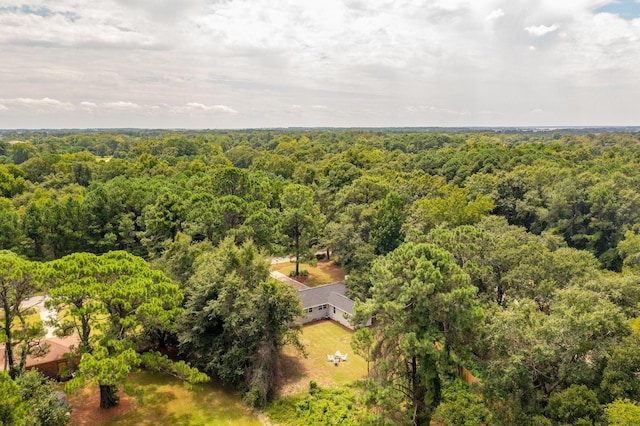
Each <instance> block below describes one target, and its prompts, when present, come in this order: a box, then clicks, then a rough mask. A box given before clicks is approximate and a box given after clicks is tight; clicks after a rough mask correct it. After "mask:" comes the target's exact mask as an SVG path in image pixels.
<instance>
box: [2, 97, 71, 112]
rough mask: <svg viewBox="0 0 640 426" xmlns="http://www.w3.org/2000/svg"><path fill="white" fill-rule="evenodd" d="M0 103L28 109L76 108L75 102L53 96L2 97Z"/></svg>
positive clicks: (65, 109) (53, 109)
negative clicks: (35, 97) (39, 97)
mask: <svg viewBox="0 0 640 426" xmlns="http://www.w3.org/2000/svg"><path fill="white" fill-rule="evenodd" d="M0 103H2V104H5V105H10V106H12V107H16V108H23V109H28V110H35V111H41V112H46V111H56V110H61V111H72V110H74V109H75V108H74V106H73V104H71V103H70V102H61V101H59V100H57V99H51V98H41V99H33V98H12V99H0Z"/></svg>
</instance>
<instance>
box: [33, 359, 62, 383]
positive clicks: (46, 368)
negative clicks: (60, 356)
mask: <svg viewBox="0 0 640 426" xmlns="http://www.w3.org/2000/svg"><path fill="white" fill-rule="evenodd" d="M59 362H60V361H51V362H47V363H44V364H36V365H32V366H30V367H27V370H31V369H32V368H33V369H36V370H39V371H40V372H41V373H42V374H43V375H44V376H45V377H48V378H50V379H57V378H58V363H59Z"/></svg>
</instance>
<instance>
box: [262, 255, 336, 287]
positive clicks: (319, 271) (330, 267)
mask: <svg viewBox="0 0 640 426" xmlns="http://www.w3.org/2000/svg"><path fill="white" fill-rule="evenodd" d="M271 270H272V271H278V272H281V273H283V274H284V275H286V276H289V273H290V272H291V271H295V270H296V264H295V262H286V263H279V264H276V265H273V266H271ZM305 270H306V271H307V272H308V273H309V274H308V275H306V276H299V277H292V278H293V279H294V280H296V281H298V282H301V283H303V284H304V285H306V286H308V287H316V286H319V285H323V284H331V283H335V282H338V281H344V270H343V269H342V268H341V267H340V266H338V265H336V264H335V263H334V262H333V260H329V261H327V260H319V261H318V263H317V264H316V265H315V266H313V265H309V264H307V263H300V272H302V271H305Z"/></svg>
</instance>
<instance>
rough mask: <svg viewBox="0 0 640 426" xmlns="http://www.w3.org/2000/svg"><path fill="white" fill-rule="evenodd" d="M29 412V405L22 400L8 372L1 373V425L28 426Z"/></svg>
mask: <svg viewBox="0 0 640 426" xmlns="http://www.w3.org/2000/svg"><path fill="white" fill-rule="evenodd" d="M28 412H29V404H27V402H25V401H24V400H23V399H22V397H21V395H20V388H19V387H18V385H17V384H16V382H14V381H13V379H12V378H11V377H10V376H9V374H7V372H6V371H0V424H2V425H16V426H22V425H26V424H27V413H28Z"/></svg>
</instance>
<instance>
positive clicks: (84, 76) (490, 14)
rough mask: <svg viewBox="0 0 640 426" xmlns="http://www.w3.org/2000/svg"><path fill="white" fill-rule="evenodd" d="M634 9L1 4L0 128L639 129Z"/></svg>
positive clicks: (566, 0)
mask: <svg viewBox="0 0 640 426" xmlns="http://www.w3.org/2000/svg"><path fill="white" fill-rule="evenodd" d="M638 2H640V0H638ZM638 2H636V1H635V0H626V1H618V2H614V1H611V0H467V1H464V0H427V1H418V0H270V1H267V0H208V1H207V0H181V1H169V0H49V1H46V0H45V1H34V0H22V1H21V0H17V1H13V0H0V52H1V55H0V128H69V127H73V128H94V127H147V128H149V127H152V128H246V127H287V126H333V127H352V126H367V127H381V126H562V125H575V126H588V125H640V4H639V3H638Z"/></svg>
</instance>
